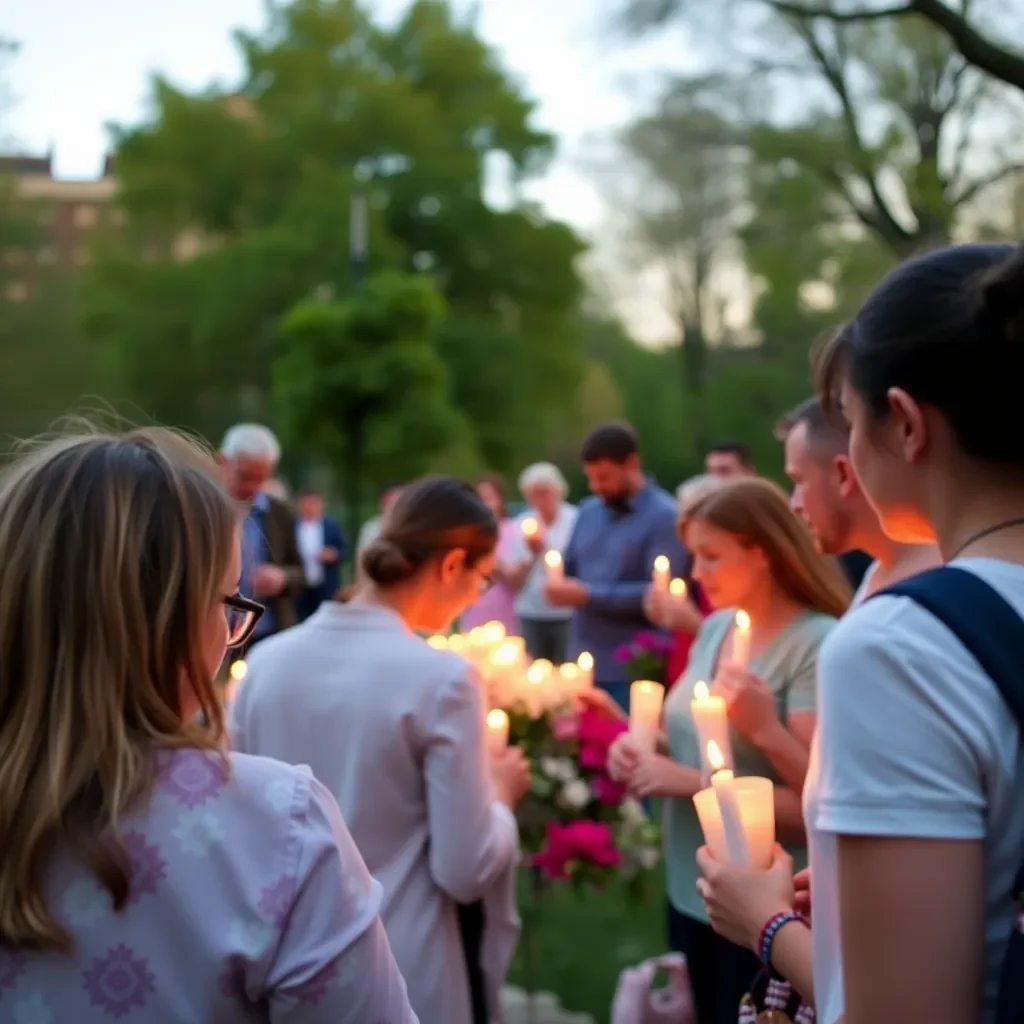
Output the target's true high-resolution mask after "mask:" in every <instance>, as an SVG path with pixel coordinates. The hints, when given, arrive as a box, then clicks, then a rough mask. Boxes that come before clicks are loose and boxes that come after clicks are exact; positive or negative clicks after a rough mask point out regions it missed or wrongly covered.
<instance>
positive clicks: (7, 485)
mask: <svg viewBox="0 0 1024 1024" xmlns="http://www.w3.org/2000/svg"><path fill="white" fill-rule="evenodd" d="M237 522H238V513H237V509H236V506H235V504H234V502H233V501H232V500H231V498H230V497H229V496H228V494H227V493H226V491H225V490H224V489H223V487H222V486H221V484H220V482H219V480H218V476H217V467H216V463H215V461H214V460H213V459H211V458H210V457H209V456H208V455H207V454H206V453H205V452H203V451H201V450H200V449H199V448H198V447H197V446H196V445H195V444H193V443H191V442H190V441H188V440H186V439H185V438H184V437H181V436H178V435H176V434H174V433H171V432H169V431H164V430H155V429H151V430H139V431H135V432H132V433H128V434H125V435H123V436H113V435H103V434H93V435H87V436H75V437H66V438H62V439H58V440H52V441H49V442H44V443H42V444H40V445H38V446H36V448H35V450H32V451H29V452H28V453H27V454H25V455H23V456H22V457H21V458H19V459H18V460H16V461H15V462H14V463H13V464H12V465H10V466H9V467H8V468H7V469H6V471H5V472H4V474H3V476H2V477H0V850H2V851H3V856H2V857H0V945H3V944H10V945H13V946H15V947H21V948H27V949H46V950H57V951H62V952H69V951H71V949H72V942H71V938H70V936H69V934H68V933H67V931H66V930H65V929H64V928H63V927H62V926H61V924H60V923H59V922H58V921H57V919H56V918H55V917H54V915H53V914H52V913H51V912H50V910H49V908H48V906H47V901H46V895H45V890H44V879H45V872H46V869H47V867H48V865H49V862H50V858H51V857H52V856H53V855H54V854H55V852H56V851H58V850H60V851H62V852H68V853H70V855H71V856H72V857H74V858H75V860H76V861H78V862H80V863H82V864H84V865H87V866H88V868H89V869H90V870H91V871H92V872H93V874H94V875H95V877H96V878H97V880H98V881H99V882H100V883H101V884H102V886H103V887H104V888H105V889H107V891H108V892H109V893H110V896H111V899H112V901H113V906H114V909H115V910H119V909H121V908H122V907H123V906H124V905H125V903H126V901H127V899H128V897H129V886H130V871H129V867H130V862H129V858H128V856H127V853H126V851H125V850H124V848H123V847H122V846H121V844H120V842H119V840H118V835H117V831H118V821H119V819H120V818H121V817H122V815H123V814H124V813H125V812H126V811H127V810H129V808H130V807H132V806H133V805H134V804H136V803H137V802H138V801H139V800H140V799H144V798H145V796H146V795H147V794H148V792H149V791H150V789H151V787H152V785H153V781H154V777H155V774H156V770H157V766H156V757H155V754H156V753H157V752H158V751H159V750H160V749H161V748H175V747H179V748H180V747H198V748H203V749H210V750H217V749H219V748H220V747H221V737H222V735H223V715H222V711H221V706H220V702H219V701H218V700H217V695H216V691H215V688H214V681H213V680H212V679H211V678H210V673H209V671H208V670H207V666H206V655H205V651H204V633H205V630H206V623H207V622H208V619H209V615H210V609H211V608H212V607H213V606H214V604H215V603H217V602H218V601H219V600H220V599H221V597H222V596H223V595H222V586H223V576H224V573H225V572H226V571H227V568H228V563H229V560H230V556H231V545H232V543H233V536H234V530H235V527H236V524H237ZM186 686H187V687H190V688H191V690H192V692H193V693H194V695H195V700H196V702H197V703H198V706H199V708H200V709H201V711H202V712H203V714H204V716H205V719H206V721H207V722H208V723H209V724H208V725H206V726H200V725H197V724H195V723H194V722H192V721H186V720H185V715H186V714H188V713H189V711H188V710H186V709H184V708H183V701H182V687H186Z"/></svg>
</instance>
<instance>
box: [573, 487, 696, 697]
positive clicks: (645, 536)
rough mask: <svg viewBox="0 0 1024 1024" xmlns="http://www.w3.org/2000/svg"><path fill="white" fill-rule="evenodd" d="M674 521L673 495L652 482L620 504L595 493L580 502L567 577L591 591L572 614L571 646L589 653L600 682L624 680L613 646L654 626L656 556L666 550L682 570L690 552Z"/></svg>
mask: <svg viewBox="0 0 1024 1024" xmlns="http://www.w3.org/2000/svg"><path fill="white" fill-rule="evenodd" d="M676 519H677V512H676V503H675V501H674V499H673V498H672V496H671V495H669V494H667V493H666V492H665V491H663V490H662V489H661V488H660V487H658V486H657V485H656V484H654V483H652V482H650V481H648V482H647V483H646V484H645V485H644V487H643V488H642V489H641V490H639V491H637V493H636V494H634V495H633V496H632V497H631V498H630V499H629V500H628V501H627V502H626V504H625V505H624V506H622V507H618V508H616V507H612V506H610V505H607V504H605V502H604V501H602V500H601V499H600V498H597V497H590V498H587V499H586V501H584V502H583V503H582V504H581V505H580V511H579V516H578V518H577V520H576V528H575V530H573V533H572V537H571V538H570V540H569V545H568V547H567V548H566V549H565V551H564V552H563V559H564V562H565V574H566V576H573V577H575V578H576V579H578V580H580V581H581V582H583V583H585V584H586V585H587V590H588V592H589V597H588V599H587V603H586V604H585V605H583V606H582V607H581V608H578V609H577V610H576V614H575V615H574V616H573V618H572V631H571V639H570V650H571V651H572V652H573V653H572V657H577V656H578V655H579V654H580V653H581V652H583V651H590V653H591V654H592V655H593V656H594V679H595V680H596V681H597V682H599V683H619V682H624V681H625V678H624V675H625V673H624V668H623V666H622V665H621V664H620V663H619V662H617V661H616V660H615V658H614V657H613V656H612V652H613V651H614V650H615V648H616V647H618V646H619V645H620V644H625V643H629V641H631V640H632V639H633V637H634V635H635V634H636V633H637V632H638V631H639V630H641V629H650V628H651V625H650V623H649V622H648V621H647V618H646V616H645V615H644V609H643V597H644V591H645V590H646V589H647V588H648V587H649V586H650V583H651V574H652V572H653V570H654V560H655V559H656V558H657V557H658V555H666V556H667V557H668V559H669V561H670V562H671V564H672V575H673V576H682V575H684V572H685V569H686V562H687V558H686V552H685V550H684V549H683V545H682V543H681V542H680V540H679V536H678V534H677V532H676Z"/></svg>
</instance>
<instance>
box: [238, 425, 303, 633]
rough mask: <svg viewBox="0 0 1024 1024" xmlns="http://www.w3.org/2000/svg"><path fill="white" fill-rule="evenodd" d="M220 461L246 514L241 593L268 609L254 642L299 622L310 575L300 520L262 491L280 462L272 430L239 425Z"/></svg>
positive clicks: (279, 449) (282, 504)
mask: <svg viewBox="0 0 1024 1024" xmlns="http://www.w3.org/2000/svg"><path fill="white" fill-rule="evenodd" d="M220 457H221V464H222V465H223V467H224V478H225V484H226V485H227V488H228V490H229V491H230V493H231V494H232V496H233V497H234V498H235V499H236V500H237V501H238V502H240V503H241V504H242V505H243V507H244V510H245V513H246V515H245V519H244V520H243V521H242V579H241V583H240V590H241V591H242V593H243V594H245V595H246V596H251V597H254V598H255V599H256V600H257V601H261V602H263V604H265V605H266V607H267V610H266V612H265V613H264V614H263V615H262V616H261V618H260V621H259V623H257V627H256V632H255V633H254V636H253V641H254V642H255V641H258V640H262V639H263V638H265V637H267V636H269V635H270V634H271V633H276V632H278V631H279V630H282V629H287V628H288V627H289V626H292V625H294V624H295V609H294V605H293V599H294V598H295V596H296V595H297V594H298V593H299V592H300V591H301V590H302V588H303V587H305V585H306V575H305V572H304V571H303V568H302V558H301V557H300V555H299V549H298V546H297V544H296V540H295V518H294V516H293V515H292V513H291V511H290V510H289V508H288V506H287V505H285V504H284V502H282V501H278V499H277V498H272V497H271V496H270V495H269V494H268V493H267V492H266V491H265V490H264V489H263V488H264V487H265V485H266V483H267V481H269V480H270V479H271V478H272V477H273V475H274V471H275V470H276V469H277V464H278V462H279V461H280V459H281V446H280V444H278V441H277V438H276V437H275V436H274V434H273V432H272V431H271V430H269V429H268V428H267V427H264V426H262V425H260V424H258V423H239V424H237V425H236V426H234V427H232V428H231V429H230V430H229V431H228V432H227V433H226V434H225V435H224V441H223V442H222V444H221V449H220Z"/></svg>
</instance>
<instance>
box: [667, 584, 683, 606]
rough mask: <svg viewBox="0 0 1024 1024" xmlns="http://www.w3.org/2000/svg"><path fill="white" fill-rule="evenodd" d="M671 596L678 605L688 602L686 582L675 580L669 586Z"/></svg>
mask: <svg viewBox="0 0 1024 1024" xmlns="http://www.w3.org/2000/svg"><path fill="white" fill-rule="evenodd" d="M668 592H669V596H670V597H671V598H672V600H673V601H675V602H676V603H678V604H681V603H682V602H683V601H685V600H686V581H685V580H680V579H674V580H672V582H671V583H669V585H668Z"/></svg>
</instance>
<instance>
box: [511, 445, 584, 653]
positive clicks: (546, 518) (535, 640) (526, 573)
mask: <svg viewBox="0 0 1024 1024" xmlns="http://www.w3.org/2000/svg"><path fill="white" fill-rule="evenodd" d="M519 492H520V494H522V496H523V500H524V501H525V502H526V505H527V508H526V511H525V512H523V513H522V515H521V516H520V517H519V519H518V522H517V526H518V529H517V531H516V534H515V540H514V546H513V548H512V567H511V569H510V570H509V573H508V575H509V578H510V580H511V582H512V585H513V586H514V587H515V588H516V591H517V593H516V604H515V608H516V616H517V617H518V619H519V630H520V633H521V634H522V636H523V639H524V640H525V641H526V649H527V650H528V651H529V652H530V654H531V655H533V657H535V658H547V659H548V660H549V661H553V662H554V663H555V664H558V663H560V662H562V661H564V660H565V651H566V647H567V646H568V641H569V622H570V620H571V619H572V609H571V608H556V607H554V606H553V605H550V604H548V602H547V599H546V598H545V597H544V582H545V569H544V555H545V554H546V553H547V552H548V551H558V552H561V551H563V550H564V549H565V548H566V546H567V545H568V543H569V538H570V537H571V536H572V531H573V527H574V526H575V525H576V506H575V505H570V504H569V503H568V502H567V501H566V500H565V499H566V495H567V494H568V493H569V485H568V484H567V483H566V482H565V477H564V476H562V473H561V471H560V470H559V469H558V467H557V466H554V465H552V464H551V463H550V462H535V463H534V464H533V465H532V466H527V467H526V469H524V470H523V471H522V473H520V474H519ZM527 519H532V520H534V521H535V522H536V524H537V529H536V531H533V532H530V533H527V532H526V531H524V530H523V523H524V522H525V521H526V520H527Z"/></svg>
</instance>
